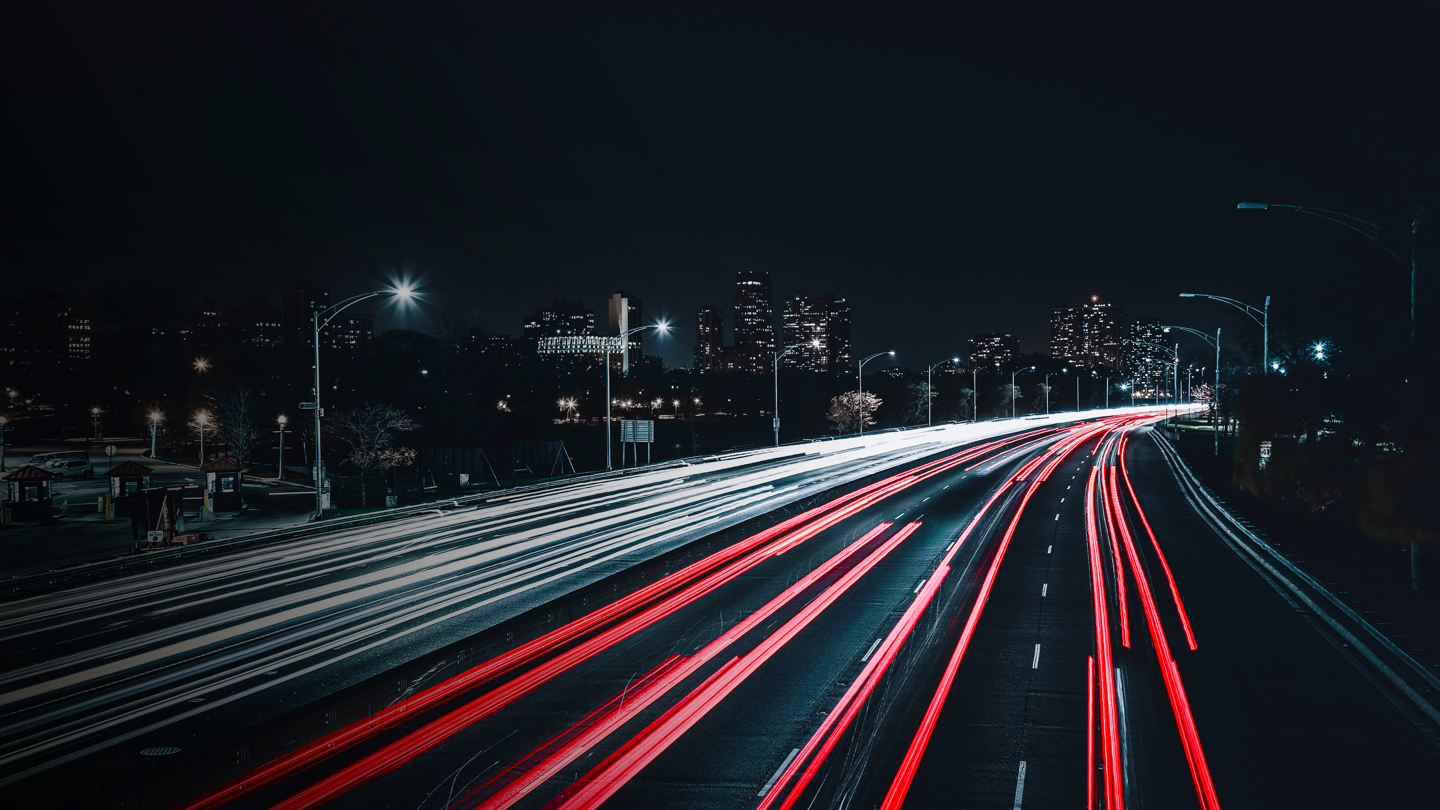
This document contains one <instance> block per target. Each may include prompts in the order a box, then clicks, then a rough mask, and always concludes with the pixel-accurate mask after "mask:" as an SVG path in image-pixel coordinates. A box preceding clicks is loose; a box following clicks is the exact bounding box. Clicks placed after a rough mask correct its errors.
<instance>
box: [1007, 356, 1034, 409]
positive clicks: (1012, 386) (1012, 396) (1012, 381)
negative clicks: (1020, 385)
mask: <svg viewBox="0 0 1440 810" xmlns="http://www.w3.org/2000/svg"><path fill="white" fill-rule="evenodd" d="M1034 370H1035V367H1034V366H1031V367H1029V368H1017V369H1015V370H1014V371H1012V372H1010V418H1011V419H1014V418H1015V375H1016V374H1019V373H1020V372H1022V371H1034Z"/></svg>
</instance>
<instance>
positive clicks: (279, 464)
mask: <svg viewBox="0 0 1440 810" xmlns="http://www.w3.org/2000/svg"><path fill="white" fill-rule="evenodd" d="M275 422H276V424H278V425H279V426H280V429H279V430H277V431H275V432H276V433H279V434H280V458H279V459H278V460H277V461H276V462H275V478H276V480H278V481H284V480H285V425H286V424H288V423H289V422H290V417H288V416H286V415H285V414H283V413H282V414H280V415H279V416H277V417H276V418H275Z"/></svg>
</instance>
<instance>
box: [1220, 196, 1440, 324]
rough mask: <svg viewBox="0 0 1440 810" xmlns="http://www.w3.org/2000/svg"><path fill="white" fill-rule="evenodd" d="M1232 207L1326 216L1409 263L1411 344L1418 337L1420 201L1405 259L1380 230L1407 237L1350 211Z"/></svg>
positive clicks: (1272, 205)
mask: <svg viewBox="0 0 1440 810" xmlns="http://www.w3.org/2000/svg"><path fill="white" fill-rule="evenodd" d="M1235 207H1236V208H1239V209H1258V210H1265V209H1267V208H1284V209H1286V210H1288V211H1294V212H1295V213H1297V214H1309V215H1310V216H1312V217H1319V218H1321V219H1324V220H1329V221H1330V222H1334V223H1335V224H1337V225H1344V226H1345V227H1347V228H1349V229H1350V230H1352V231H1354V232H1356V233H1358V234H1360V235H1361V236H1364V237H1365V238H1366V239H1369V240H1370V241H1371V242H1374V243H1375V244H1377V245H1379V246H1380V249H1381V250H1383V251H1385V252H1386V253H1388V254H1390V258H1392V259H1394V260H1395V261H1397V262H1399V263H1401V264H1403V265H1406V266H1408V267H1409V268H1410V348H1411V349H1414V348H1415V346H1416V340H1417V336H1416V324H1415V276H1416V271H1417V262H1418V256H1417V254H1418V253H1419V247H1420V242H1419V240H1420V217H1421V215H1422V214H1424V213H1425V206H1423V205H1422V206H1420V207H1419V208H1416V209H1415V216H1414V217H1413V218H1411V220H1410V239H1409V240H1408V241H1409V246H1410V260H1409V261H1408V262H1407V261H1406V260H1405V259H1404V258H1402V257H1401V256H1400V254H1399V253H1396V252H1395V251H1393V250H1391V249H1390V246H1389V245H1387V244H1385V243H1384V242H1382V241H1380V235H1381V234H1384V235H1385V236H1388V237H1390V238H1391V239H1394V240H1395V241H1397V242H1400V243H1404V242H1406V241H1407V240H1406V239H1405V237H1403V236H1399V235H1397V234H1394V233H1391V232H1390V231H1387V230H1385V229H1384V228H1382V227H1380V226H1379V225H1376V224H1375V223H1373V222H1367V221H1366V220H1363V219H1361V218H1359V217H1355V216H1351V215H1349V214H1342V213H1340V212H1339V211H1328V210H1326V209H1324V208H1311V207H1309V206H1305V205H1281V204H1278V203H1252V202H1242V203H1239V204H1238V205H1236V206H1235Z"/></svg>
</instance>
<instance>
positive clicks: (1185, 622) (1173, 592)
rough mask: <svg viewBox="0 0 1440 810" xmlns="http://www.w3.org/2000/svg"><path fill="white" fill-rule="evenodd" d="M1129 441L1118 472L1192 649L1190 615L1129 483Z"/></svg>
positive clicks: (1121, 456)
mask: <svg viewBox="0 0 1440 810" xmlns="http://www.w3.org/2000/svg"><path fill="white" fill-rule="evenodd" d="M1129 441H1130V437H1129V436H1128V435H1127V436H1126V437H1125V438H1124V439H1122V440H1121V441H1120V474H1121V476H1122V477H1124V479H1125V489H1127V490H1129V492H1130V502H1131V503H1133V504H1134V505H1135V514H1137V515H1139V516H1140V524H1141V525H1143V526H1144V527H1145V534H1147V535H1149V537H1150V545H1152V546H1154V548H1155V556H1156V557H1157V558H1159V560H1160V567H1161V568H1163V569H1165V579H1166V580H1168V581H1169V582H1170V596H1171V597H1172V598H1174V600H1175V611H1176V612H1177V613H1179V614H1180V626H1181V627H1183V628H1185V642H1186V643H1187V644H1189V645H1190V649H1191V650H1192V651H1193V650H1195V649H1196V646H1195V634H1194V633H1193V632H1191V630H1190V617H1189V616H1188V615H1186V613H1185V603H1183V602H1181V601H1180V589H1179V588H1178V587H1176V586H1175V575H1174V574H1172V573H1170V563H1169V562H1168V561H1166V559H1165V552H1163V551H1161V550H1160V541H1158V540H1156V539H1155V532H1154V531H1152V530H1151V529H1150V521H1149V520H1148V519H1147V518H1146V517H1145V510H1144V509H1142V508H1140V499H1139V498H1137V497H1135V488H1134V487H1133V486H1131V485H1130V471H1129V469H1128V468H1127V467H1126V465H1125V449H1126V443H1128V442H1129Z"/></svg>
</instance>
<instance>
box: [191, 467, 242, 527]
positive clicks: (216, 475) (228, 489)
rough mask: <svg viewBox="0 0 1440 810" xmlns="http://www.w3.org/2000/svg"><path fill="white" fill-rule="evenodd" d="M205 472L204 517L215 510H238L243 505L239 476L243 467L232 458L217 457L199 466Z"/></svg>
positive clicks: (211, 514)
mask: <svg viewBox="0 0 1440 810" xmlns="http://www.w3.org/2000/svg"><path fill="white" fill-rule="evenodd" d="M200 471H201V472H203V473H205V510H204V511H202V512H201V514H202V515H206V517H207V518H208V517H210V516H213V515H214V514H215V513H216V512H239V511H240V507H241V506H242V505H243V503H242V501H241V500H240V476H241V475H242V474H244V472H245V468H243V467H241V466H240V463H239V462H237V461H236V460H235V459H233V458H229V457H226V458H217V459H215V460H214V461H212V462H210V463H208V464H206V465H205V466H203V467H201V468H200Z"/></svg>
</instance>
